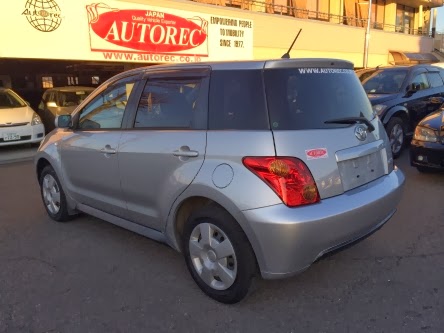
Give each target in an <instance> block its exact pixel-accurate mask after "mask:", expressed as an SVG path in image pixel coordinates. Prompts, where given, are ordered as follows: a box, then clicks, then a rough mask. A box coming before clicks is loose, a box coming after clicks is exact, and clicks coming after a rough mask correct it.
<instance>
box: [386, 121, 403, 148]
mask: <svg viewBox="0 0 444 333" xmlns="http://www.w3.org/2000/svg"><path fill="white" fill-rule="evenodd" d="M389 138H390V146H391V148H392V153H393V154H397V153H399V151H400V150H401V148H402V145H403V143H404V130H403V128H402V126H401V125H400V124H395V125H394V126H393V128H392V130H391V132H390V137H389Z"/></svg>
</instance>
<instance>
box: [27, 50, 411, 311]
mask: <svg viewBox="0 0 444 333" xmlns="http://www.w3.org/2000/svg"><path fill="white" fill-rule="evenodd" d="M56 124H57V126H58V127H59V128H57V129H56V130H55V131H53V132H51V133H50V134H48V135H47V137H46V138H45V141H44V142H43V144H42V146H41V147H40V149H39V151H38V152H37V154H36V157H35V166H36V171H37V177H38V179H39V182H40V186H41V194H42V199H43V203H44V206H45V208H46V211H47V213H48V214H49V216H50V217H51V218H52V219H54V220H56V221H66V220H68V219H69V218H70V217H71V216H72V215H74V214H76V212H79V211H81V212H85V213H88V214H91V215H93V216H96V217H98V218H101V219H104V220H106V221H108V222H111V223H114V224H116V225H119V226H122V227H124V228H127V229H129V230H132V231H135V232H137V233H140V234H142V235H145V236H148V237H151V238H153V239H155V240H158V241H162V242H166V243H167V244H169V245H171V246H172V247H173V248H175V249H176V250H178V251H181V252H182V253H183V255H184V257H185V261H186V264H187V267H188V269H189V271H190V273H191V276H192V277H193V279H194V280H195V282H196V283H197V285H198V286H199V287H200V288H201V289H202V290H203V291H204V292H205V293H206V294H207V295H208V296H210V297H212V298H214V299H216V300H218V301H220V302H224V303H234V302H237V301H239V300H241V299H242V298H243V297H244V296H245V295H246V294H247V291H248V289H249V286H250V282H251V278H252V277H253V276H254V275H255V274H256V272H257V271H259V272H260V274H261V275H262V277H264V278H266V279H277V278H283V277H287V276H291V275H293V274H296V273H298V272H301V271H302V270H304V269H306V268H307V267H309V266H310V264H311V263H313V262H314V261H315V260H317V259H318V258H320V257H322V256H323V255H324V254H326V253H328V252H330V251H332V250H335V249H337V248H341V247H343V246H345V245H347V244H350V243H351V242H354V241H357V240H360V239H362V238H363V237H366V236H368V235H369V234H371V233H372V232H374V231H375V230H377V229H379V228H380V227H381V226H382V225H383V224H384V223H386V222H387V221H388V220H389V219H390V218H391V217H392V216H393V214H394V213H395V211H396V206H397V204H398V202H399V200H400V196H401V192H402V187H403V184H404V176H403V174H402V172H401V171H400V170H398V169H397V168H396V167H395V166H394V165H393V159H392V155H391V150H390V143H389V141H388V138H387V135H386V133H385V130H384V127H383V125H382V124H381V122H380V120H379V118H378V117H376V116H375V115H374V113H373V111H372V107H371V104H370V102H369V100H368V98H367V96H366V94H365V91H364V89H363V87H362V85H361V84H360V82H359V80H358V78H357V77H356V75H355V74H354V71H353V64H352V63H350V62H347V61H341V60H334V59H281V60H269V61H247V62H220V63H209V64H186V65H162V66H151V67H147V68H142V69H136V70H132V71H128V72H125V73H122V74H120V75H117V76H115V77H113V78H111V79H109V80H108V81H107V82H105V83H104V84H103V85H102V86H100V87H99V88H98V89H97V90H96V91H95V92H94V93H93V94H91V95H90V96H88V98H87V99H86V100H85V102H84V103H83V104H82V105H81V106H80V107H79V108H77V109H76V110H75V111H74V112H73V114H72V115H71V116H70V115H66V116H65V115H64V116H58V117H57V118H56Z"/></svg>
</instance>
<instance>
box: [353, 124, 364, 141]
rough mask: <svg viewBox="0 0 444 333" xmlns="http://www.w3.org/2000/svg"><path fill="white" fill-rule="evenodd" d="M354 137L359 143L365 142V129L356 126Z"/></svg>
mask: <svg viewBox="0 0 444 333" xmlns="http://www.w3.org/2000/svg"><path fill="white" fill-rule="evenodd" d="M355 136H356V137H357V138H358V140H359V141H365V139H367V128H365V127H364V126H362V125H359V126H356V128H355Z"/></svg>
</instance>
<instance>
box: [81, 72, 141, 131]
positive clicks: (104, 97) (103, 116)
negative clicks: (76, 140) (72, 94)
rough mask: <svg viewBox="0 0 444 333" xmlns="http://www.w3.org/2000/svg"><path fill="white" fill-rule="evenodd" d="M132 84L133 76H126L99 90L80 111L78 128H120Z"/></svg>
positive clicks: (133, 82) (133, 81)
mask: <svg viewBox="0 0 444 333" xmlns="http://www.w3.org/2000/svg"><path fill="white" fill-rule="evenodd" d="M134 84H135V79H134V78H127V79H124V80H122V81H119V82H118V83H115V84H113V85H112V86H110V87H108V88H107V89H106V90H104V91H103V92H101V93H100V94H99V95H98V96H96V97H95V98H94V99H93V100H92V101H91V102H90V103H88V105H87V106H86V107H85V108H84V109H83V110H82V111H81V113H80V117H79V125H78V128H79V129H115V128H121V126H122V120H123V115H124V112H125V107H126V104H127V102H128V100H129V98H130V95H131V92H132V90H133V87H134Z"/></svg>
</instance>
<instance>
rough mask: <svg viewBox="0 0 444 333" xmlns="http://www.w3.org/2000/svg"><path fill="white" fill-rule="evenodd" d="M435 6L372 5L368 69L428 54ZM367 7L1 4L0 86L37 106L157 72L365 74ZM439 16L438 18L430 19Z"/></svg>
mask: <svg viewBox="0 0 444 333" xmlns="http://www.w3.org/2000/svg"><path fill="white" fill-rule="evenodd" d="M442 4H443V2H442V1H438V0H373V1H372V6H371V18H370V26H371V29H370V42H369V48H368V55H369V57H368V65H369V66H378V65H385V64H387V63H389V62H390V61H391V58H390V51H403V52H422V53H427V52H431V51H432V50H433V38H432V35H433V32H434V19H435V20H436V15H434V13H433V9H434V8H436V7H439V6H442ZM368 12H369V1H365V0H103V1H101V2H93V1H91V0H76V1H73V0H14V1H12V0H9V1H1V2H0V22H1V23H0V25H1V27H2V34H0V42H1V45H3V47H2V48H1V49H0V85H3V86H9V87H12V88H14V89H16V90H18V91H19V92H23V94H25V95H26V94H28V95H30V94H31V93H32V94H34V95H35V96H36V97H33V98H36V99H38V96H39V95H41V94H42V92H43V90H44V89H46V88H49V87H52V86H60V85H76V84H83V85H92V86H95V85H98V84H100V83H101V82H103V80H105V79H107V78H108V77H109V76H111V75H113V74H115V73H117V72H120V71H122V70H125V69H129V68H133V67H138V66H145V65H149V64H158V63H177V62H202V61H219V60H242V59H244V60H248V59H265V58H279V57H280V56H281V55H282V54H283V53H285V52H286V51H287V49H288V47H289V46H290V44H291V42H292V41H293V39H294V37H295V36H296V34H297V32H298V31H299V30H300V29H302V32H301V34H300V36H299V38H298V40H297V42H296V44H295V46H294V49H293V51H292V52H291V56H292V57H321V58H341V59H346V60H349V61H352V62H353V63H354V64H355V67H362V66H363V55H364V40H365V31H366V29H365V27H366V25H367V18H368ZM435 14H436V12H435Z"/></svg>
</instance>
